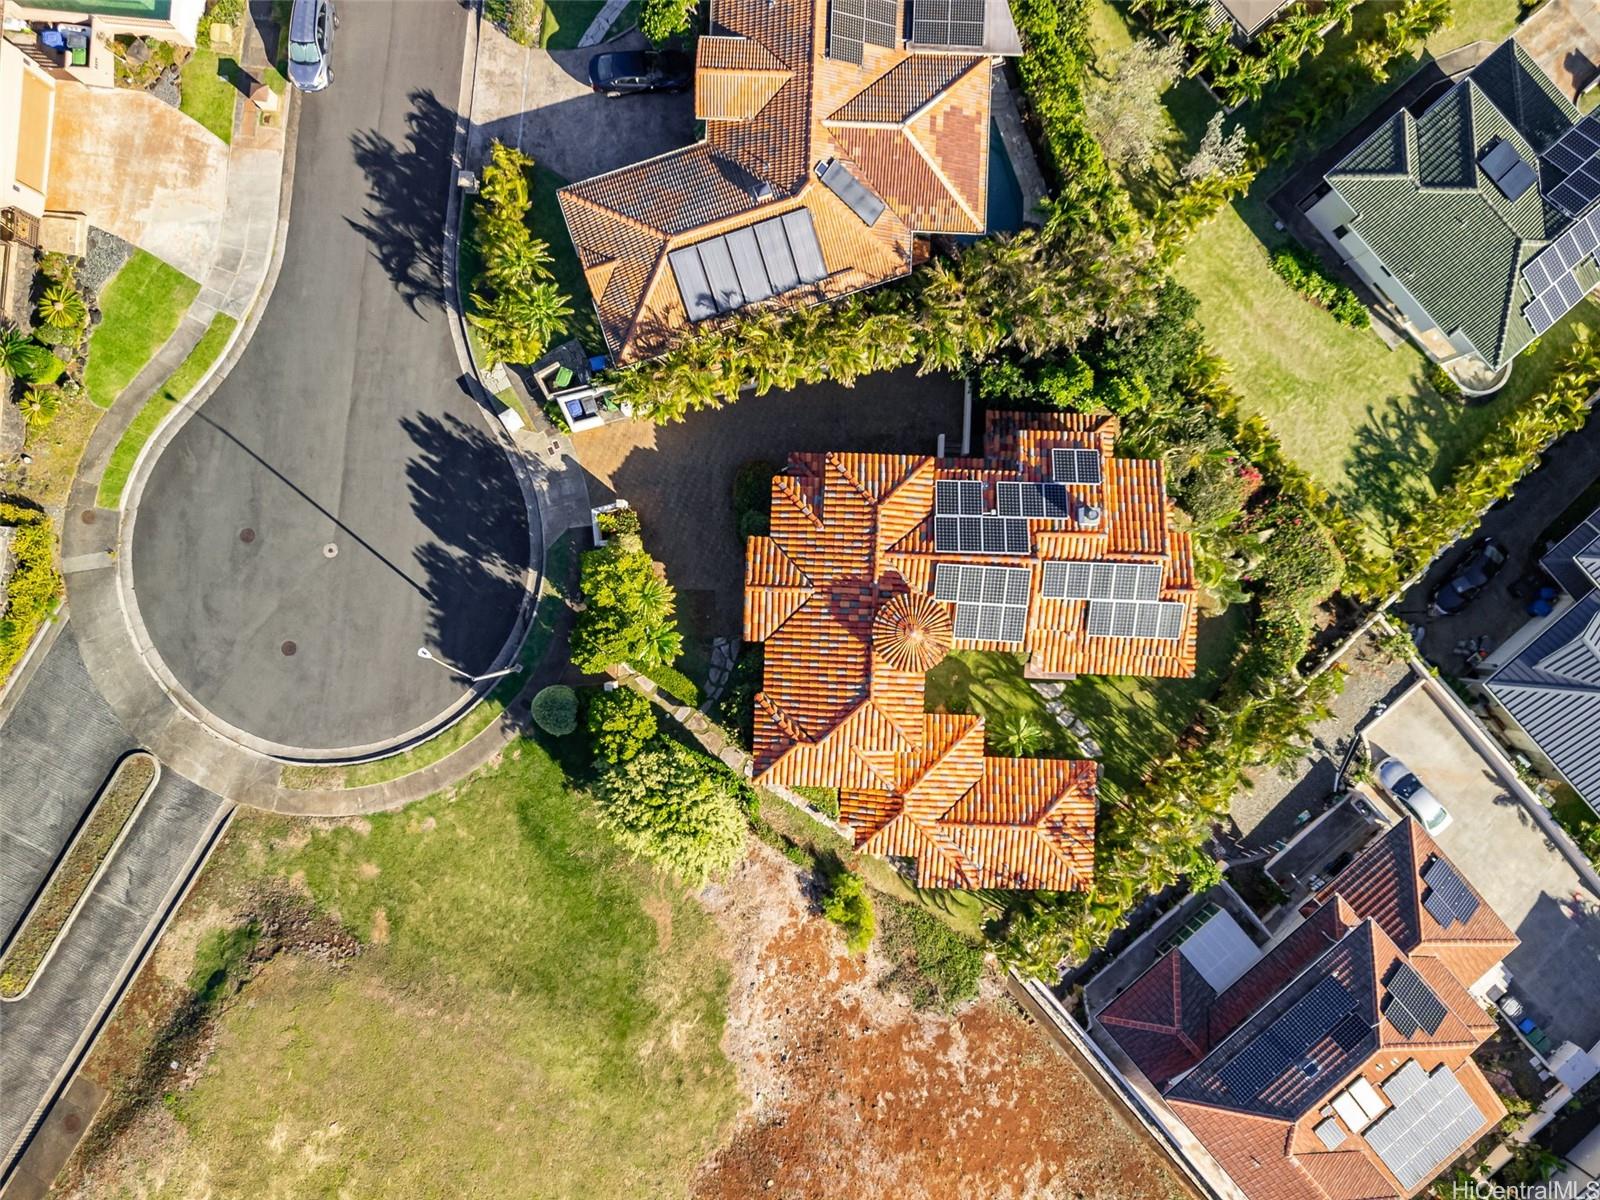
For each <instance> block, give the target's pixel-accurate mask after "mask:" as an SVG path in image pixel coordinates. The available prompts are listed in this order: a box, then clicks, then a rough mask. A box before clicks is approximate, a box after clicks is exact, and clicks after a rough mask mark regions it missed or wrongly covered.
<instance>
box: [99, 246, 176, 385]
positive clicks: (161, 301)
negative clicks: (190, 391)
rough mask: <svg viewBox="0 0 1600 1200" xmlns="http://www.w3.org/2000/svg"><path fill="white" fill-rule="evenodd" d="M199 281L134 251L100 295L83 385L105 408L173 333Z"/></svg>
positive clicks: (150, 256) (143, 253) (145, 253)
mask: <svg viewBox="0 0 1600 1200" xmlns="http://www.w3.org/2000/svg"><path fill="white" fill-rule="evenodd" d="M199 294H200V285H199V284H198V283H196V282H195V281H194V280H192V279H190V278H189V277H188V276H187V275H185V274H184V273H183V272H182V271H180V270H178V269H177V268H176V267H169V266H168V265H167V264H166V263H164V262H162V261H161V260H160V259H159V258H157V257H156V256H155V255H153V254H149V253H147V252H145V251H143V250H136V251H134V254H133V257H132V258H130V259H129V260H128V261H127V263H126V264H125V265H124V266H123V268H122V270H120V271H118V272H117V275H116V278H115V279H113V280H112V281H111V282H110V283H109V284H107V285H106V287H105V290H104V291H103V292H101V294H100V312H101V315H102V319H101V321H100V324H99V325H98V326H97V327H96V328H95V331H94V336H93V337H92V338H91V339H90V340H89V365H88V367H87V368H86V369H85V371H84V376H83V380H84V384H85V386H87V387H88V389H89V398H90V399H91V400H93V401H94V402H95V403H96V404H98V405H99V406H100V407H101V408H110V407H111V405H112V402H113V401H115V400H116V398H117V397H118V396H120V395H121V394H122V389H123V388H125V387H127V386H128V385H129V384H130V383H132V382H133V379H134V376H135V375H137V374H138V373H139V372H140V371H141V370H143V369H144V365H145V363H147V362H149V361H150V358H151V356H152V355H154V354H155V352H156V351H157V350H159V349H160V348H161V346H162V344H163V343H164V342H165V341H166V340H167V339H168V338H169V337H171V336H172V335H173V334H174V333H176V332H177V329H178V326H179V324H180V323H181V322H182V321H183V314H184V313H185V312H187V311H188V309H189V305H190V304H192V303H194V298H195V297H196V296H198V295H199Z"/></svg>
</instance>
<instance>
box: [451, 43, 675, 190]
mask: <svg viewBox="0 0 1600 1200" xmlns="http://www.w3.org/2000/svg"><path fill="white" fill-rule="evenodd" d="M645 44H646V43H645V39H644V36H643V35H642V34H640V33H639V32H637V31H634V32H632V33H629V34H627V35H625V36H624V37H621V38H618V39H617V40H616V41H613V42H608V43H606V44H604V45H600V46H586V47H584V48H583V49H580V50H557V51H555V52H554V53H551V52H549V51H545V50H536V49H528V48H525V47H522V46H519V45H517V44H516V43H515V42H513V41H512V40H511V39H510V38H508V37H506V35H505V34H503V33H501V32H500V31H499V30H498V29H496V28H494V27H493V26H492V25H490V24H488V23H487V22H486V23H485V24H484V26H483V35H482V40H481V42H480V44H479V47H480V48H479V56H478V78H477V81H476V83H475V85H474V93H473V105H472V120H473V129H472V140H471V143H470V148H469V152H468V155H467V158H468V161H469V162H473V163H478V162H482V161H483V158H484V157H485V156H486V155H487V153H488V146H489V143H490V142H491V141H493V140H495V139H499V140H500V141H502V142H505V143H506V144H507V145H512V146H518V147H520V148H521V149H523V150H525V151H526V152H527V153H529V154H531V155H532V156H533V158H534V161H536V162H538V163H539V164H541V165H542V166H545V167H548V168H549V169H550V170H552V171H554V172H555V173H556V174H557V175H559V176H561V177H562V178H563V179H565V180H567V181H568V182H573V181H576V180H579V179H587V178H589V176H591V175H601V174H604V173H605V172H607V171H614V170H616V169H617V168H618V167H625V166H628V165H629V164H630V163H636V162H640V161H642V160H643V159H646V158H654V157H655V156H656V155H658V154H663V153H665V152H666V151H668V150H675V149H677V148H678V147H679V146H687V145H689V144H690V143H692V142H693V141H694V140H695V121H694V98H693V96H691V95H688V94H684V95H681V96H665V95H660V96H625V97H620V98H618V99H616V100H608V99H607V98H606V97H604V96H601V95H597V94H595V93H594V92H592V91H590V90H589V60H590V59H591V58H593V57H594V56H595V55H596V54H603V53H605V52H607V51H611V50H636V49H639V48H641V47H643V46H644V45H645Z"/></svg>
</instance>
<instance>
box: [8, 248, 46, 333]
mask: <svg viewBox="0 0 1600 1200" xmlns="http://www.w3.org/2000/svg"><path fill="white" fill-rule="evenodd" d="M37 269H38V267H37V263H36V262H35V260H34V258H33V256H32V255H31V254H18V255H14V256H13V261H12V264H11V282H12V289H11V304H10V307H9V308H7V309H6V310H5V311H4V312H0V320H4V321H5V322H6V323H7V324H10V325H15V326H16V327H17V328H18V329H20V330H22V332H23V333H31V332H32V331H33V304H32V303H31V301H30V299H29V297H31V296H32V295H33V276H34V272H35V271H36V270H37Z"/></svg>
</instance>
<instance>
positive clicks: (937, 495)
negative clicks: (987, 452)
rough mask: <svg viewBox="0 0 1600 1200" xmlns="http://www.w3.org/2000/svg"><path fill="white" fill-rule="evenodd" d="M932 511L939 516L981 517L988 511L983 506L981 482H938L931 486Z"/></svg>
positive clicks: (973, 480)
mask: <svg viewBox="0 0 1600 1200" xmlns="http://www.w3.org/2000/svg"><path fill="white" fill-rule="evenodd" d="M933 511H934V512H935V513H936V514H938V515H940V516H948V515H954V516H963V517H979V516H982V515H983V514H984V513H985V512H987V511H988V509H987V508H986V507H985V505H984V498H983V480H981V479H941V480H939V481H938V482H937V483H935V484H934V485H933Z"/></svg>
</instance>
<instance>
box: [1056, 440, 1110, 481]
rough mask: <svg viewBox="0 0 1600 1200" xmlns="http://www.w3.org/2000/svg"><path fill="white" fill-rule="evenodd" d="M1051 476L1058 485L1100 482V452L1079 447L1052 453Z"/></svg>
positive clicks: (1058, 449) (1057, 450) (1059, 449)
mask: <svg viewBox="0 0 1600 1200" xmlns="http://www.w3.org/2000/svg"><path fill="white" fill-rule="evenodd" d="M1050 476H1051V478H1052V479H1054V480H1055V481H1056V482H1057V483H1093V484H1098V483H1099V482H1100V451H1098V450H1084V449H1081V448H1077V447H1072V448H1060V447H1058V448H1056V449H1054V450H1051V451H1050Z"/></svg>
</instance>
